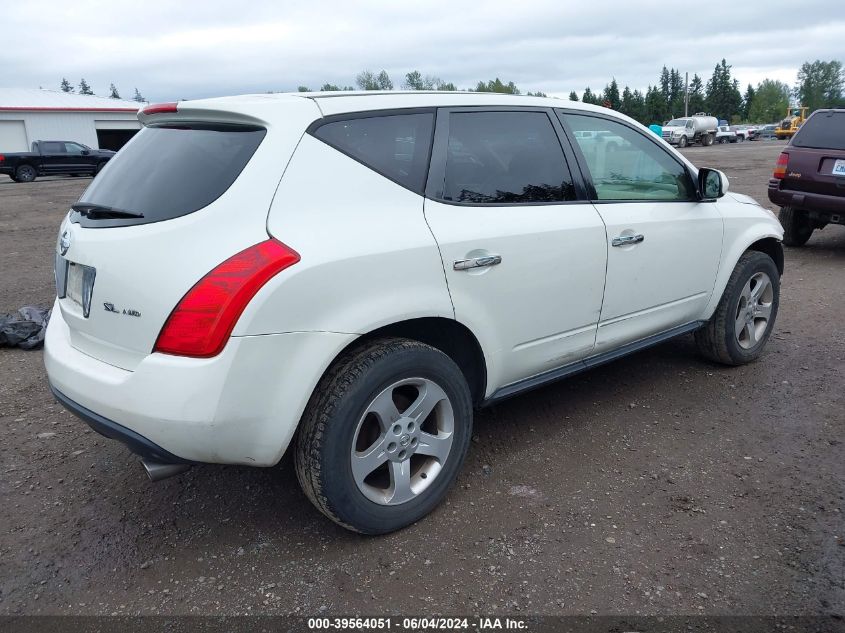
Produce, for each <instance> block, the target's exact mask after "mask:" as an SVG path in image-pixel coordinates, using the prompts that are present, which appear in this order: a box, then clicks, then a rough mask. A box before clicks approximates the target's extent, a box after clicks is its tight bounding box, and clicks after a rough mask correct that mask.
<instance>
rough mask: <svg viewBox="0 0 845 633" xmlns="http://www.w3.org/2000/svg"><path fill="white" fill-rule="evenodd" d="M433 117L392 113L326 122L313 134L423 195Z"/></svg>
mask: <svg viewBox="0 0 845 633" xmlns="http://www.w3.org/2000/svg"><path fill="white" fill-rule="evenodd" d="M433 125H434V114H433V113H431V112H425V113H420V114H391V115H380V116H368V117H360V118H354V119H346V120H343V121H332V122H330V123H325V124H323V125H321V126H320V127H318V128H317V129H316V130H314V132H313V134H314V136H315V137H317V138H318V139H320V140H321V141H323V142H325V143H327V144H329V145H331V146H332V147H334V148H335V149H337V150H340V151H341V152H343V153H344V154H346V155H348V156H351V157H352V158H354V159H355V160H357V161H359V162H361V163H363V164H364V165H366V166H367V167H369V168H370V169H374V170H375V171H377V172H379V173H380V174H382V175H384V176H387V177H388V178H390V179H391V180H394V181H396V182H397V183H399V184H400V185H402V186H403V187H407V188H408V189H410V190H412V191H416V192H417V193H422V191H423V188H424V185H425V177H426V174H427V172H428V155H429V149H430V147H431V132H432V128H433Z"/></svg>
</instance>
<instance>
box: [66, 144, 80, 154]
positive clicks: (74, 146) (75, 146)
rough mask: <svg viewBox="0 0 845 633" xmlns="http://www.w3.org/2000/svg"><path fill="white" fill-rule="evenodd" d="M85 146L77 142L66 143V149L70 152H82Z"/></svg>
mask: <svg viewBox="0 0 845 633" xmlns="http://www.w3.org/2000/svg"><path fill="white" fill-rule="evenodd" d="M84 149H85V148H84V147H82V145H79V144H77V143H65V151H66V152H67V153H68V154H81V153H82V150H84Z"/></svg>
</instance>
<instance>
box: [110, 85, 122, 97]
mask: <svg viewBox="0 0 845 633" xmlns="http://www.w3.org/2000/svg"><path fill="white" fill-rule="evenodd" d="M109 91H110V93H111V94H109V97H110V98H112V99H120V93H119V92H118V91H117V88H116V87H115V85H114V84H111V85H110V86H109Z"/></svg>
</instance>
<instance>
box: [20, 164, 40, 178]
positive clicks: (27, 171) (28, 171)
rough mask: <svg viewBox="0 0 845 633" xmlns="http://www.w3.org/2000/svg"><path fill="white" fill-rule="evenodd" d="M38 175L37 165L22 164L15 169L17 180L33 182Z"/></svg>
mask: <svg viewBox="0 0 845 633" xmlns="http://www.w3.org/2000/svg"><path fill="white" fill-rule="evenodd" d="M37 176H38V172H37V171H35V167H33V166H32V165H21V166H20V167H18V168H17V169H16V170H15V180H16V181H17V182H32V181H33V180H35V178H36V177H37Z"/></svg>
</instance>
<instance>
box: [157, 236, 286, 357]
mask: <svg viewBox="0 0 845 633" xmlns="http://www.w3.org/2000/svg"><path fill="white" fill-rule="evenodd" d="M298 261H299V253H297V252H296V251H294V250H293V249H291V248H288V247H287V246H286V245H284V244H282V243H281V242H279V241H277V240H273V239H270V240H267V241H266V242H261V243H259V244H256V245H255V246H251V247H249V248H247V249H246V250H243V251H241V252H240V253H238V254H236V255H233V256H232V257H230V258H229V259H227V260H226V261H224V262H223V263H222V264H220V265H219V266H217V267H216V268H215V269H214V270H212V271H211V272H209V273H208V274H207V275H206V276H205V277H203V278H202V279H200V280H199V281H198V282H197V283H196V284H195V285H194V287H193V288H191V289H190V290H189V291H188V293H187V294H186V295H185V296H184V297H182V300H181V301H180V302H179V304H178V305H177V306H176V307H175V308H174V310H173V312H171V313H170V316H169V317H168V318H167V321H166V322H165V324H164V327H163V328H162V329H161V332H160V333H159V335H158V340H157V341H156V344H155V347H154V348H153V351H154V352H161V353H162V354H173V355H176V356H192V357H195V358H209V357H211V356H216V355H217V354H219V353H220V352H221V351H222V350H223V347H225V345H226V341H227V340H228V339H229V335H230V334H231V333H232V330H233V329H234V327H235V323H237V321H238V319H239V318H240V316H241V314H242V313H243V311H244V308H246V306H247V304H248V303H249V302H250V300H251V299H252V298H253V297H254V296H255V294H256V293H257V292H258V291H259V290H260V289H261V288H262V286H264V284H266V283H267V282H268V281H269V280H270V279H272V278H273V276H274V275H276V274H277V273H279V272H280V271H282V270H284V269H285V268H288V267H289V266H293V265H294V264H295V263H296V262H298Z"/></svg>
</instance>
